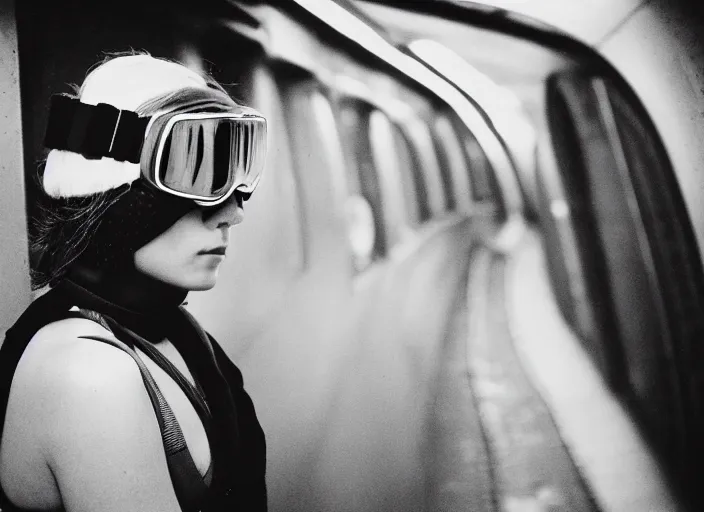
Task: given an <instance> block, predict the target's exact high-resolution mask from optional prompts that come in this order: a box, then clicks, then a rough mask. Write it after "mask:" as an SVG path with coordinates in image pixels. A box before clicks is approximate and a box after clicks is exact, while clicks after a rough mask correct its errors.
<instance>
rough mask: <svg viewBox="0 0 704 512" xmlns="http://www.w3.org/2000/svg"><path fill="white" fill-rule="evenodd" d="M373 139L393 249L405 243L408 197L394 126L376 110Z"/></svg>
mask: <svg viewBox="0 0 704 512" xmlns="http://www.w3.org/2000/svg"><path fill="white" fill-rule="evenodd" d="M369 139H370V144H371V148H372V157H373V159H374V164H375V168H376V169H378V177H379V184H380V189H381V195H382V207H383V208H384V218H385V219H386V229H387V233H388V235H387V239H388V241H389V246H390V247H392V246H394V245H395V244H397V243H399V242H400V241H402V239H403V236H404V233H405V231H406V230H407V229H408V221H409V218H408V207H407V197H408V196H407V194H405V193H404V187H403V181H404V180H403V177H402V168H401V164H400V162H399V155H398V154H397V152H396V148H395V140H394V128H393V125H392V124H391V122H390V121H389V118H388V117H387V116H386V115H385V114H383V113H382V112H381V111H379V110H373V111H372V112H371V114H370V117H369ZM412 201H413V202H415V199H413V198H412Z"/></svg>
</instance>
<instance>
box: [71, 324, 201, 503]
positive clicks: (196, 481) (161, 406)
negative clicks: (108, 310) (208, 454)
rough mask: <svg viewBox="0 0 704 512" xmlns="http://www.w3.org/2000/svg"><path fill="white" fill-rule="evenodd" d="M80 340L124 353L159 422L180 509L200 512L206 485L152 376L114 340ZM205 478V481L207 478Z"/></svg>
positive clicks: (102, 338) (94, 337)
mask: <svg viewBox="0 0 704 512" xmlns="http://www.w3.org/2000/svg"><path fill="white" fill-rule="evenodd" d="M79 337H80V338H83V339H90V340H95V341H100V342H102V343H106V344H108V345H112V346H113V347H116V348H118V349H120V350H122V351H123V352H125V353H126V354H128V355H129V356H130V357H131V358H132V359H133V360H134V362H135V363H136V364H137V367H138V368H139V372H140V374H141V375H142V381H143V382H144V387H145V388H146V390H147V393H148V394H149V399H150V400H151V402H152V406H153V408H154V412H155V414H156V417H157V421H158V423H159V430H160V432H161V438H162V442H163V444H164V451H165V453H166V463H167V466H168V468H169V475H170V476H171V481H172V483H173V486H174V491H175V493H176V498H177V499H178V502H179V505H180V507H181V510H183V511H184V512H195V511H197V510H199V509H200V504H201V500H202V499H203V498H204V497H205V496H206V495H207V492H208V486H207V485H206V482H205V480H206V479H204V477H203V476H201V474H200V472H199V471H198V468H197V467H196V465H195V462H194V461H193V457H192V456H191V454H190V452H189V451H188V446H187V445H186V440H185V438H184V437H183V432H182V431H181V427H180V425H179V424H178V421H177V420H176V416H175V415H174V413H173V411H172V410H171V407H170V406H169V404H168V403H167V402H166V400H165V399H164V396H163V395H162V393H161V390H160V389H159V386H158V385H157V383H156V381H155V380H154V377H153V376H152V374H151V373H150V372H149V369H148V368H147V366H146V365H145V364H144V361H142V360H141V359H140V357H139V356H138V355H137V353H136V352H135V351H134V350H132V349H131V348H130V347H129V346H127V345H126V344H125V343H123V342H122V341H120V340H118V339H114V338H106V337H103V336H79ZM207 479H209V478H207Z"/></svg>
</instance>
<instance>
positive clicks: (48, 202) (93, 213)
mask: <svg viewBox="0 0 704 512" xmlns="http://www.w3.org/2000/svg"><path fill="white" fill-rule="evenodd" d="M131 55H148V56H150V55H149V54H148V53H147V52H142V51H138V52H135V51H128V52H119V53H111V54H109V55H107V56H106V58H105V59H103V60H102V61H101V62H99V63H97V64H96V65H95V66H93V67H92V68H91V71H92V70H94V69H97V68H98V67H100V66H102V65H103V64H105V63H107V62H109V61H110V60H112V59H115V58H118V57H123V56H131ZM160 60H166V61H169V60H168V59H160ZM170 62H173V61H170ZM89 72H90V71H89ZM200 74H201V76H202V77H203V79H204V80H205V82H206V84H207V86H208V89H201V88H197V87H193V88H184V89H179V90H177V91H172V92H169V93H166V94H164V95H161V96H157V97H156V98H152V99H150V100H148V101H146V102H144V103H143V104H142V105H140V106H139V107H138V108H137V109H135V111H136V112H137V113H138V114H139V115H140V116H142V117H145V116H150V115H153V114H154V113H156V112H157V111H160V110H181V109H187V108H191V109H193V108H197V106H198V105H199V104H201V103H204V102H207V101H212V100H213V93H215V95H216V96H217V97H218V99H220V100H222V102H223V103H227V102H228V101H229V102H231V104H232V106H235V105H236V103H235V102H234V101H233V100H232V99H231V98H230V97H229V95H228V94H227V91H225V89H224V88H223V87H222V85H220V84H219V83H218V82H217V81H216V80H215V79H214V78H213V77H212V76H210V75H208V74H205V73H200ZM74 89H75V90H76V94H75V95H73V96H72V97H78V96H79V94H80V89H79V88H77V87H75V86H74ZM40 172H41V170H40ZM39 181H40V186H39V187H37V188H38V189H39V197H38V200H37V202H38V211H37V214H36V215H35V216H34V217H33V218H32V219H30V223H31V224H30V230H29V232H30V243H29V250H30V256H31V257H30V277H31V282H32V289H33V290H38V289H40V288H43V287H45V286H47V285H50V284H52V283H53V282H55V281H56V280H58V279H60V278H61V277H62V276H63V275H64V274H65V273H66V271H67V269H68V267H69V266H70V265H71V263H73V262H74V261H75V260H76V259H77V258H78V257H79V256H80V255H81V253H82V252H83V251H84V250H85V248H86V247H87V246H88V244H89V243H90V240H91V239H92V237H93V236H94V235H95V233H96V231H97V230H98V228H99V227H100V223H101V219H102V216H103V214H104V213H105V211H106V210H107V209H108V208H110V206H112V205H113V204H114V203H115V202H116V201H118V200H119V199H120V197H121V196H122V195H123V194H124V193H126V192H127V191H128V190H129V186H128V185H123V186H120V187H117V188H115V189H111V190H108V191H105V192H99V193H96V194H89V195H85V196H76V197H58V198H55V197H51V196H49V195H48V194H47V193H46V192H45V190H44V187H43V186H41V179H40V180H39Z"/></svg>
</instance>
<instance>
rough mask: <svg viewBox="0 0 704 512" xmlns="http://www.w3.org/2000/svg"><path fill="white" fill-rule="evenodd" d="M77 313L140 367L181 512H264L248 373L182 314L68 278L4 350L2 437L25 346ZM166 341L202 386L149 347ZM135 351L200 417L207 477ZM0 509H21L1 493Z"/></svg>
mask: <svg viewBox="0 0 704 512" xmlns="http://www.w3.org/2000/svg"><path fill="white" fill-rule="evenodd" d="M74 306H75V307H78V308H79V312H78V313H75V312H71V311H70V309H71V308H72V307H74ZM76 315H81V316H83V317H86V318H89V319H91V320H94V321H97V322H99V323H101V325H103V326H104V327H106V328H108V329H109V330H110V331H111V332H112V333H113V334H114V337H115V338H116V339H113V338H112V337H105V338H103V337H96V336H90V337H89V338H90V339H94V340H96V342H103V343H109V344H110V345H112V346H115V347H116V348H118V349H121V350H124V351H125V352H127V353H128V354H130V355H131V356H132V357H133V359H134V360H135V363H136V364H137V365H138V366H139V367H140V372H141V374H142V378H143V381H144V383H145V388H146V390H147V392H148V394H149V396H150V399H151V400H152V404H153V405H154V408H155V412H157V418H158V420H159V426H160V429H161V432H162V439H163V441H164V449H165V451H166V454H167V461H168V462H169V472H170V475H171V479H172V482H173V485H174V490H175V492H176V495H177V497H178V499H179V504H180V506H181V509H182V510H183V512H191V511H193V512H195V511H198V510H202V511H203V512H206V511H208V512H210V511H212V512H216V511H225V510H227V511H234V510H248V511H255V512H259V511H262V512H263V511H266V510H267V495H266V484H265V466H266V447H265V440H264V434H263V432H262V429H261V427H260V425H259V422H258V420H257V417H256V413H255V410H254V406H253V404H252V401H251V399H250V398H249V396H248V394H247V393H246V392H245V390H244V388H243V382H242V374H241V372H240V371H239V369H238V368H237V367H236V366H235V365H234V364H233V363H232V362H231V361H230V359H229V358H228V357H227V356H226V354H225V353H224V351H223V350H222V348H221V347H220V346H219V345H218V344H217V342H215V340H214V339H213V338H212V337H211V336H210V335H208V334H207V333H205V332H204V331H203V330H202V329H201V328H200V326H199V325H198V324H197V322H196V321H195V320H194V319H193V318H192V317H191V316H190V315H189V314H188V312H186V311H185V309H183V308H172V309H170V310H169V311H165V312H161V313H160V314H158V315H152V316H145V315H143V314H140V313H136V312H134V311H130V310H127V309H125V308H122V307H120V306H118V305H116V304H113V303H110V302H108V301H105V300H104V299H102V298H101V297H99V296H97V295H95V294H93V293H91V292H89V291H88V290H86V289H84V288H82V287H81V286H78V285H76V284H75V283H72V282H71V281H69V280H64V281H63V282H61V283H60V284H59V285H57V286H56V287H55V288H54V289H52V290H51V291H49V292H48V293H47V294H45V295H43V296H41V297H39V298H38V299H36V300H35V301H34V302H33V303H32V304H31V305H30V306H29V307H28V308H27V310H26V311H25V312H24V313H23V315H22V316H21V317H20V318H19V319H18V321H17V322H16V323H15V324H14V325H13V326H12V327H11V328H10V329H8V331H7V333H6V337H5V342H4V343H3V345H2V347H0V439H1V436H2V428H3V425H4V422H5V421H4V420H5V414H6V409H7V402H8V399H9V392H10V386H11V384H12V377H13V375H14V371H15V369H16V367H17V364H18V362H19V359H20V357H21V356H22V353H23V352H24V349H25V348H26V346H27V344H28V343H29V341H30V340H31V338H32V337H33V336H34V334H35V333H36V332H37V331H38V330H39V329H40V328H42V327H43V326H45V325H47V324H49V323H52V322H55V321H58V320H61V319H63V318H67V317H70V316H76ZM167 318H168V321H166V320H167ZM164 337H166V338H168V339H169V340H170V341H171V342H172V343H173V344H174V346H175V347H176V348H177V350H179V352H180V353H181V354H182V356H183V358H184V360H185V361H186V363H187V365H188V367H189V370H190V371H191V373H192V374H193V377H194V379H195V382H196V383H197V384H196V386H193V385H192V384H191V383H190V382H189V381H188V380H187V379H186V378H185V377H184V376H183V375H182V374H181V373H180V372H179V371H178V370H177V369H176V368H175V367H173V365H172V364H171V363H170V362H169V361H168V359H166V358H165V357H164V356H163V355H161V353H160V352H159V351H158V350H156V348H154V347H153V346H151V345H150V343H149V341H147V340H148V339H151V340H157V341H160V340H161V339H163V338H164ZM135 348H139V349H140V350H141V351H142V352H144V353H145V354H146V355H147V356H148V357H150V358H151V359H152V360H154V361H155V362H156V363H157V364H158V365H159V366H160V367H161V368H162V369H164V371H166V373H167V374H169V375H170V376H171V377H172V378H173V379H174V380H175V381H176V382H177V384H178V385H179V386H180V387H181V389H182V390H183V391H184V393H185V394H186V396H187V397H188V398H189V400H190V401H191V403H192V404H193V406H194V408H195V410H196V411H197V412H198V414H199V416H200V417H201V420H202V421H203V424H204V427H205V429H206V434H207V436H208V441H209V443H210V448H211V453H212V462H211V467H210V469H209V470H208V473H206V475H205V477H201V475H200V473H199V472H198V470H197V469H196V467H195V464H194V462H193V459H192V457H191V455H190V453H189V452H188V449H187V447H186V445H185V441H184V440H183V434H182V433H181V431H180V427H179V426H178V422H176V420H175V417H174V416H173V412H172V411H171V409H170V407H169V406H168V404H167V403H166V401H165V400H164V399H163V396H161V393H160V391H159V390H158V386H156V383H155V382H154V381H153V378H152V377H151V375H150V374H149V372H148V370H147V369H146V367H145V366H144V363H143V362H142V361H141V360H140V359H139V356H137V355H136V353H135ZM0 509H1V510H2V512H14V511H15V510H18V509H17V508H16V507H14V506H13V505H12V503H11V502H10V501H9V500H8V499H7V497H6V496H5V494H4V492H3V491H2V489H1V488H0Z"/></svg>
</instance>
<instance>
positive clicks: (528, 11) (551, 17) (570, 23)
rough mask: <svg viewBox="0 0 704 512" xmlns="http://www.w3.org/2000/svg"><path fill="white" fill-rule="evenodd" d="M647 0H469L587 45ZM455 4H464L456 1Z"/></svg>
mask: <svg viewBox="0 0 704 512" xmlns="http://www.w3.org/2000/svg"><path fill="white" fill-rule="evenodd" d="M646 2H647V0H472V2H467V3H479V4H484V5H489V6H492V7H499V8H501V9H506V10H508V11H514V12H517V13H520V14H523V15H526V16H530V17H531V18H535V19H536V20H539V21H542V22H544V23H547V24H549V25H553V26H554V27H556V28H559V29H560V30H563V31H565V32H567V33H568V34H571V35H572V36H574V37H576V38H577V39H580V40H582V41H583V42H585V43H588V44H590V45H598V44H599V43H600V42H601V41H603V40H604V39H605V38H606V37H607V36H608V35H609V34H610V33H611V32H612V31H613V30H614V29H615V28H617V27H618V26H619V25H620V24H621V23H623V22H624V21H625V20H626V19H628V18H629V17H630V16H631V15H632V14H633V13H634V12H635V11H637V10H638V8H639V7H640V6H641V5H643V4H644V3H646ZM458 3H463V2H462V0H459V1H458Z"/></svg>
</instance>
